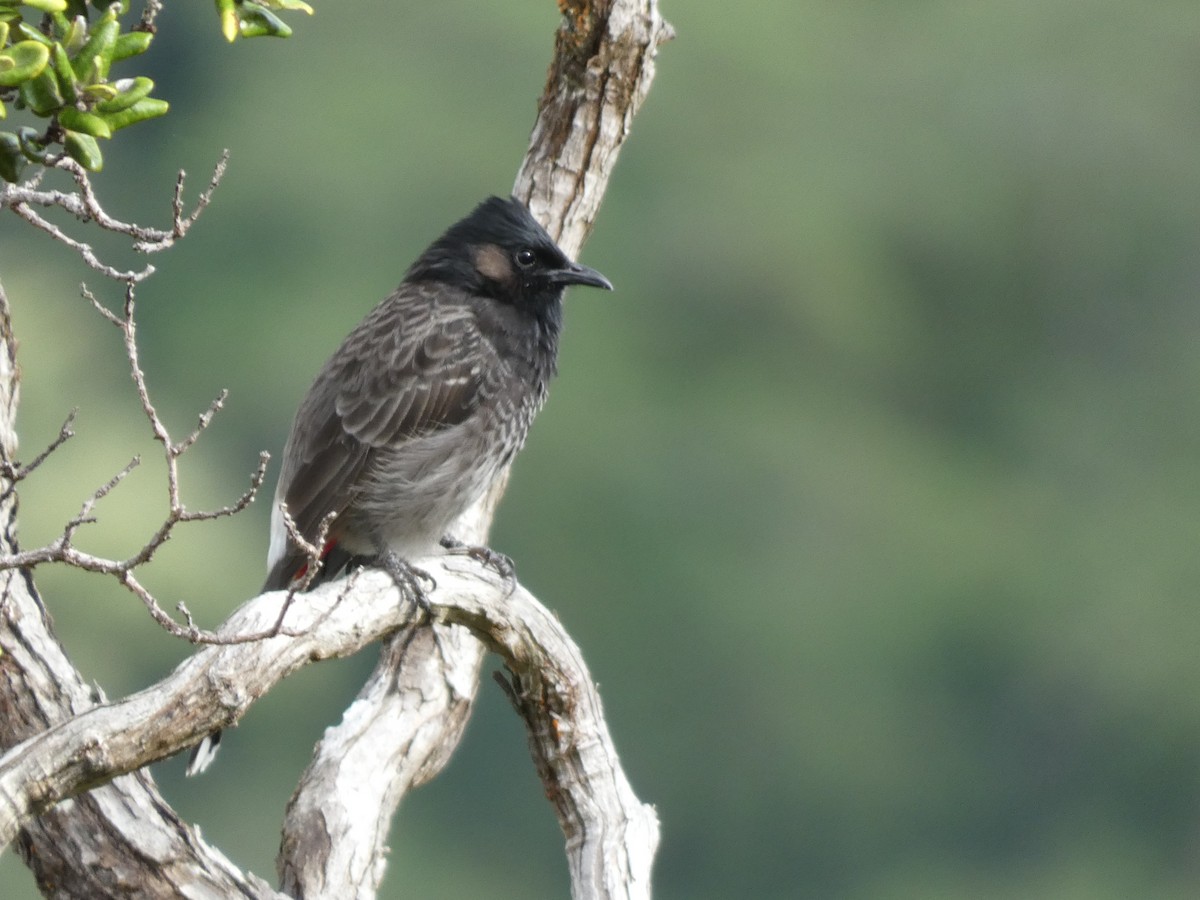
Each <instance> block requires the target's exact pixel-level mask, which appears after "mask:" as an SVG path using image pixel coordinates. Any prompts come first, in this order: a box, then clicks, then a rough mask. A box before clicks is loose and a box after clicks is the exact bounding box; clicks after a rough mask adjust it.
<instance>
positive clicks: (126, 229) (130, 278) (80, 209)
mask: <svg viewBox="0 0 1200 900" xmlns="http://www.w3.org/2000/svg"><path fill="white" fill-rule="evenodd" d="M228 162H229V151H228V150H226V151H224V152H223V153H222V154H221V158H220V159H219V160H218V161H217V164H216V166H215V167H214V169H213V174H212V178H210V179H209V183H208V187H207V188H205V190H204V191H203V192H202V193H201V194H200V196H199V198H198V199H197V201H196V206H195V208H194V209H193V210H192V211H191V212H190V213H187V214H185V213H184V208H183V185H184V177H185V176H184V173H183V172H182V171H181V172H180V173H179V175H178V177H177V178H176V181H175V191H174V194H173V196H172V201H171V227H170V228H169V229H161V228H150V227H147V226H144V225H138V224H136V223H133V222H123V221H121V220H120V219H117V218H115V217H114V216H111V215H109V214H108V213H107V212H106V211H105V210H104V207H103V206H101V205H100V201H99V199H97V197H96V192H95V189H94V188H93V187H92V182H91V179H90V178H89V177H88V173H87V170H86V169H84V168H83V166H81V165H79V163H77V162H75V160H73V159H71V158H70V157H69V156H60V157H57V158H55V159H54V161H53V164H52V167H53V168H55V169H61V170H62V171H64V172H66V173H67V174H68V175H70V176H71V178H72V180H73V181H74V182H75V191H74V192H67V191H56V190H46V191H44V190H39V189H38V188H39V186H40V184H41V181H42V179H43V177H44V174H45V170H42V171H40V172H38V173H37V175H35V176H34V177H33V178H31V179H30V180H29V181H27V182H25V183H24V184H5V185H4V186H3V187H2V188H0V209H4V208H6V207H7V208H9V209H11V210H12V211H13V212H14V213H16V214H17V215H18V216H20V217H21V218H22V219H24V220H25V221H26V222H28V223H29V224H31V225H33V226H34V227H35V228H39V229H41V230H42V231H44V232H46V233H47V234H49V235H50V236H51V237H52V238H54V240H56V241H58V242H60V243H62V244H65V245H66V246H68V247H70V248H71V249H72V250H74V251H75V252H76V253H78V254H79V255H80V256H81V257H82V258H83V261H84V262H85V263H86V264H87V265H88V266H89V267H90V268H91V269H94V270H95V271H97V272H99V273H100V274H102V275H104V276H105V277H106V278H111V279H112V280H114V281H119V282H123V283H125V284H128V285H134V284H138V283H140V282H142V281H145V280H146V279H147V278H149V277H150V276H151V275H153V274H154V266H150V265H147V266H146V267H145V268H143V269H140V270H136V271H135V270H132V269H130V270H125V271H122V270H120V269H117V268H116V267H114V266H110V265H108V264H107V263H105V262H103V261H102V260H101V259H100V258H99V257H98V256H97V255H96V252H95V250H94V249H93V248H92V246H91V245H90V244H88V243H86V242H84V241H80V240H76V239H75V238H73V237H71V236H70V235H68V234H67V233H66V232H65V231H63V230H62V229H61V228H59V227H58V226H57V225H55V224H54V223H53V222H51V221H49V220H48V219H46V218H45V217H44V216H42V215H41V214H39V213H38V212H36V211H35V210H34V209H33V208H32V207H34V206H41V207H45V208H53V207H57V208H58V209H62V210H65V211H66V212H68V213H70V214H71V215H73V216H75V217H76V218H77V219H79V220H81V221H83V222H92V223H95V225H96V226H98V227H99V228H101V229H102V230H104V231H109V232H112V233H114V234H120V235H124V236H126V237H129V238H132V239H133V249H134V250H136V251H138V252H140V253H157V252H158V251H160V250H166V249H167V248H169V247H172V246H174V244H175V242H176V241H177V240H179V239H180V238H182V237H183V236H184V235H185V234H187V232H188V230H189V229H190V228H191V227H192V225H194V224H195V222H196V220H197V219H198V218H199V216H200V214H201V213H202V212H203V211H204V210H205V209H206V208H207V207H208V204H209V203H210V202H211V201H212V197H213V192H214V191H215V190H216V188H217V185H219V184H220V182H221V179H222V177H224V175H225V168H226V165H227V164H228Z"/></svg>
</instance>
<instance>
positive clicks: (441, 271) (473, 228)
mask: <svg viewBox="0 0 1200 900" xmlns="http://www.w3.org/2000/svg"><path fill="white" fill-rule="evenodd" d="M405 280H406V281H410V282H417V281H443V282H447V283H449V284H453V285H457V286H460V287H464V288H467V289H469V290H472V291H474V292H477V293H482V294H485V295H487V296H490V297H493V298H495V299H497V300H499V301H501V302H503V303H510V304H513V305H515V306H520V307H525V308H528V309H530V310H531V311H534V312H540V311H542V310H544V309H545V308H547V307H550V306H553V305H554V304H556V303H557V302H558V301H559V300H560V299H561V297H562V293H563V289H564V288H566V287H567V286H568V285H571V284H588V285H592V286H593V287H601V288H605V289H606V290H612V285H611V284H610V283H609V281H608V279H607V278H605V277H604V276H603V275H601V274H600V273H599V272H597V271H596V270H595V269H589V268H588V267H587V266H581V265H578V264H576V263H573V262H571V260H569V259H567V255H566V254H565V253H563V252H562V250H560V249H559V248H558V246H557V245H556V244H555V243H554V241H553V239H552V238H551V237H550V235H548V234H547V233H546V229H544V228H543V227H542V226H541V225H539V224H538V223H537V220H535V219H534V218H533V216H532V215H530V213H529V210H528V209H526V208H525V204H523V203H522V202H521V201H520V200H518V199H517V198H515V197H510V198H508V199H507V200H505V199H502V198H500V197H489V198H488V199H487V200H484V201H483V202H482V203H480V204H479V205H478V206H477V207H475V209H474V210H473V211H472V212H471V214H470V215H469V216H467V217H466V218H465V219H462V220H461V221H459V222H456V223H455V224H454V225H451V226H450V228H449V229H447V230H446V233H445V234H443V235H442V236H441V237H440V238H438V239H437V240H436V241H434V242H433V244H432V245H431V246H430V247H429V249H428V250H426V251H425V252H424V253H422V254H421V256H420V258H419V259H418V260H417V261H416V262H415V263H413V265H412V268H410V269H409V270H408V275H407V276H406V278H405Z"/></svg>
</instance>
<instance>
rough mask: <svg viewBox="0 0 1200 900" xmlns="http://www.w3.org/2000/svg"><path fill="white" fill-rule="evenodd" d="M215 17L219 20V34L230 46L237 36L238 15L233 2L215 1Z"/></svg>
mask: <svg viewBox="0 0 1200 900" xmlns="http://www.w3.org/2000/svg"><path fill="white" fill-rule="evenodd" d="M217 15H218V16H220V18H221V34H223V35H225V40H227V41H229V43H231V44H232V43H233V42H234V41H235V40H237V36H238V14H237V7H236V5H235V4H234V0H217Z"/></svg>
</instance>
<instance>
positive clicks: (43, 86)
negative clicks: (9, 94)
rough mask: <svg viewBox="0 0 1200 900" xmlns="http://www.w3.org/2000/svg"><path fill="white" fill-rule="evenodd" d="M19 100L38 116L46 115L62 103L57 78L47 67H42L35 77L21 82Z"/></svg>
mask: <svg viewBox="0 0 1200 900" xmlns="http://www.w3.org/2000/svg"><path fill="white" fill-rule="evenodd" d="M19 96H20V98H21V102H22V103H24V104H25V105H26V106H27V107H29V108H30V109H31V110H33V111H34V112H35V113H37V114H38V115H39V116H48V115H50V114H51V113H53V112H54V111H55V110H57V109H59V108H60V107H61V106H62V105H63V98H62V94H61V93H60V92H59V90H58V79H57V78H55V77H54V73H53V72H52V71H50V70H49V69H44V70H43V71H42V74H41V75H39V76H38V77H37V78H31V79H29V80H28V81H23V82H21V87H20V95H19Z"/></svg>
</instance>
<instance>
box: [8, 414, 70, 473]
mask: <svg viewBox="0 0 1200 900" xmlns="http://www.w3.org/2000/svg"><path fill="white" fill-rule="evenodd" d="M78 412H79V407H75V408H74V409H72V410H71V411H70V412H69V413H67V418H66V420H65V421H64V422H63V423H62V427H61V428H59V429H58V436H57V437H55V438H54V440H52V441H51V442H50V444H49V445H48V446H47V447H46V449H45V450H43V451H42V452H41V453H39V454H38V455H37V456H35V457H34V458H33V461H32V462H31V463H29V464H28V465H22V464H20V463H18V462H14V461H11V460H7V459H4V460H0V476H3V477H4V478H7V479H8V480H9V481H10V482H12V483H13V484H16V483H17V482H19V481H23V480H24V479H26V478H28V477H29V476H30V475H31V474H32V473H33V472H34V470H36V469H37V467H38V466H40V465H41V464H42V463H44V462H45V461H46V460H47V459H48V458H49V457H50V454H51V453H53V452H54V451H55V450H57V449H58V448H59V447H61V446H62V445H63V444H65V443H66V442H67V441H69V440H70V439H71V438H73V437H75V431H74V429H73V428H72V426H73V425H74V424H75V416H76V414H78Z"/></svg>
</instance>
